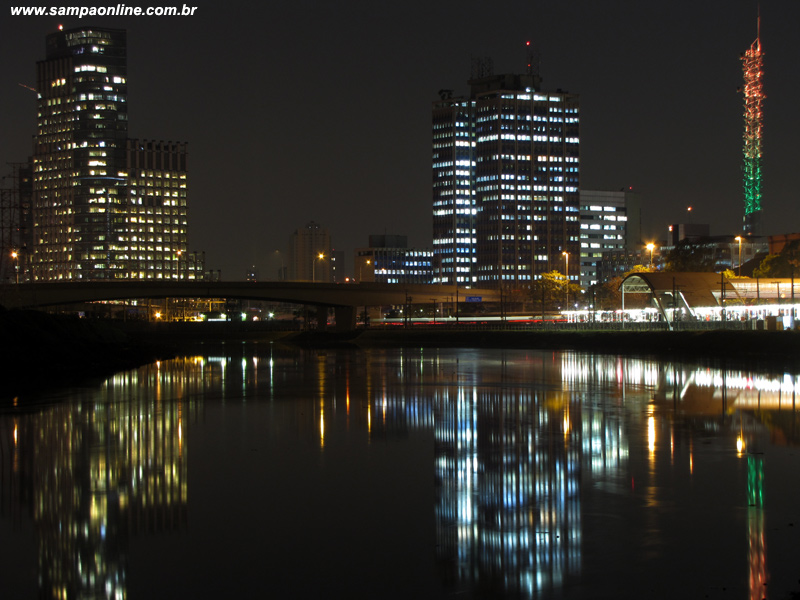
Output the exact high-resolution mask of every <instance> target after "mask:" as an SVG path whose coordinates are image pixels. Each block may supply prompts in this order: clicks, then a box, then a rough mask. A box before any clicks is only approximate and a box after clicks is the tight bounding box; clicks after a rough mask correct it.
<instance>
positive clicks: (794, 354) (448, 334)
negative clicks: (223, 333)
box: [281, 329, 800, 366]
mask: <svg viewBox="0 0 800 600" xmlns="http://www.w3.org/2000/svg"><path fill="white" fill-rule="evenodd" d="M281 341H282V343H288V344H292V345H295V346H299V347H305V348H335V347H358V348H381V347H384V348H389V347H398V348H400V347H404V348H408V347H429V348H508V349H529V350H575V351H583V352H597V353H602V354H618V355H627V356H631V355H637V356H649V357H658V358H664V359H671V360H695V361H696V360H704V361H705V360H716V359H719V360H735V361H741V362H758V363H759V364H764V363H768V364H775V365H777V364H781V365H792V364H797V365H799V366H800V333H798V332H793V331H726V330H709V331H591V330H580V331H575V330H573V331H535V330H531V331H502V330H487V331H480V330H478V331H474V330H472V331H464V330H457V329H453V330H440V331H432V330H421V331H414V330H397V331H392V330H385V329H374V330H369V329H368V330H359V331H357V332H347V333H333V332H331V333H328V332H314V331H309V332H300V333H297V334H295V335H292V336H289V337H287V338H284V339H283V340H281Z"/></svg>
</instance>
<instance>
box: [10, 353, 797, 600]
mask: <svg viewBox="0 0 800 600" xmlns="http://www.w3.org/2000/svg"><path fill="white" fill-rule="evenodd" d="M796 375H798V373H795V372H784V371H783V370H779V369H772V370H769V369H766V370H761V371H743V370H741V369H735V368H726V367H721V368H709V367H700V366H696V365H691V364H680V363H668V362H658V361H654V360H642V359H635V358H620V357H613V356H602V355H592V354H580V353H571V352H539V351H522V350H507V351H504V350H449V349H448V350H424V351H423V350H385V351H384V350H371V351H327V352H321V351H297V350H286V349H279V348H278V347H273V346H268V345H266V346H265V345H260V346H259V345H241V346H239V345H229V346H227V347H226V349H225V350H224V351H217V352H214V353H208V354H206V355H203V356H196V357H190V358H185V359H177V360H172V361H169V362H163V363H160V364H155V365H150V366H147V367H143V368H141V369H138V370H135V371H130V372H126V373H121V374H118V375H116V376H114V377H112V378H110V379H108V380H107V381H105V382H104V383H102V384H99V385H94V386H86V387H81V388H71V389H68V390H63V391H60V392H58V393H54V394H51V395H47V396H38V397H19V398H16V399H10V400H9V401H8V402H7V403H5V404H3V408H2V412H0V540H2V543H1V544H0V597H2V598H36V597H45V598H49V597H53V598H88V597H92V598H102V597H110V598H148V599H153V598H170V599H173V598H311V597H314V598H322V597H349V598H442V597H458V598H495V597H518V598H576V599H584V598H726V599H746V598H747V599H759V598H772V599H783V598H793V597H800V595H798V592H800V452H798V446H797V440H798V437H799V436H798V428H800V425H798V416H797V412H796V411H795V387H796V385H797V384H796Z"/></svg>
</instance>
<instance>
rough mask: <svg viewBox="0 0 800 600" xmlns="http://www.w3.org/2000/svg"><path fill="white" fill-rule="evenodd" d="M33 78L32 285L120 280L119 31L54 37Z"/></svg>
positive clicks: (122, 129) (122, 49)
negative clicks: (35, 94) (35, 108)
mask: <svg viewBox="0 0 800 600" xmlns="http://www.w3.org/2000/svg"><path fill="white" fill-rule="evenodd" d="M36 71H37V92H38V114H37V135H36V137H35V141H34V153H33V168H34V188H33V211H32V212H33V227H34V236H33V248H32V252H33V254H32V256H31V268H32V275H33V279H34V280H37V281H43V280H45V281H46V280H68V279H114V278H118V277H124V272H125V254H126V252H127V250H126V248H125V246H126V239H125V229H126V225H127V224H126V219H125V212H126V203H127V181H126V178H125V176H124V174H123V172H124V171H125V144H126V140H127V137H128V114H127V113H128V109H127V103H126V101H127V61H126V34H125V31H124V30H120V29H100V28H81V29H73V30H69V31H58V32H56V33H52V34H50V35H48V36H47V54H46V59H45V60H43V61H39V62H38V63H37V65H36Z"/></svg>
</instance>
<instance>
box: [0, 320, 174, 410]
mask: <svg viewBox="0 0 800 600" xmlns="http://www.w3.org/2000/svg"><path fill="white" fill-rule="evenodd" d="M0 339H2V344H0V381H2V384H0V397H2V398H9V397H13V396H15V395H17V394H19V393H21V392H25V391H30V390H38V389H43V388H48V387H54V386H61V385H69V384H70V383H78V382H81V381H86V380H90V379H95V378H103V377H106V376H108V375H110V374H112V373H115V372H118V371H122V370H125V369H132V368H135V367H138V366H141V365H144V364H148V363H151V362H154V361H156V360H162V359H166V358H171V357H173V356H175V355H176V354H177V351H176V349H175V348H170V347H168V346H166V345H158V344H154V343H151V342H149V341H147V340H141V339H140V340H134V339H132V338H131V337H130V336H128V335H127V334H126V333H124V332H123V331H121V330H120V329H119V328H118V327H116V326H115V325H114V323H113V322H110V321H103V320H99V319H80V318H77V317H71V316H60V315H51V314H47V313H44V312H41V311H35V310H0Z"/></svg>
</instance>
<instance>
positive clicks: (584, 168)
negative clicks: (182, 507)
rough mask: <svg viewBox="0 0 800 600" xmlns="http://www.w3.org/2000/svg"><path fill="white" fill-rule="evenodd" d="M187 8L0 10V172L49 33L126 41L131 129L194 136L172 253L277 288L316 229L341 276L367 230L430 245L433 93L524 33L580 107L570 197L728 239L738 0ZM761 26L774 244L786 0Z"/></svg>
mask: <svg viewBox="0 0 800 600" xmlns="http://www.w3.org/2000/svg"><path fill="white" fill-rule="evenodd" d="M23 1H26V2H27V1H29V0H23ZM87 2H88V4H87V5H92V2H93V0H87ZM54 4H55V5H60V4H63V3H54ZM73 4H77V2H73ZM126 4H128V5H131V6H133V5H137V2H136V1H135V0H132V1H130V2H126ZM164 4H167V3H159V5H164ZM187 4H190V5H192V6H197V7H198V9H197V10H196V11H195V16H192V17H139V18H127V19H120V18H92V19H90V18H85V19H82V20H79V19H77V18H73V19H64V20H59V18H57V17H11V16H9V12H8V8H7V7H6V8H4V10H5V11H6V12H5V14H4V15H3V16H2V17H0V56H2V57H3V60H2V62H0V73H1V74H2V85H0V106H2V112H0V140H2V144H1V145H0V160H2V163H3V164H2V165H0V166H2V167H3V169H4V170H3V174H7V173H8V172H9V170H8V169H7V168H5V163H8V162H14V161H19V160H22V159H24V158H25V157H26V156H27V155H29V154H30V152H31V136H32V134H33V132H34V129H35V116H36V108H35V104H36V103H35V95H34V93H33V92H31V91H30V90H28V89H25V88H23V87H21V86H20V85H18V84H20V83H22V84H25V85H29V86H33V85H35V73H36V71H35V65H36V61H37V60H40V59H43V58H44V56H45V41H44V40H45V36H46V34H48V33H49V32H51V31H54V30H56V28H57V27H58V25H59V24H61V23H63V25H64V27H65V28H74V27H82V26H106V27H123V28H126V29H127V30H128V90H129V93H128V101H129V105H128V115H129V135H130V136H131V137H138V138H145V139H156V140H173V141H186V142H188V143H189V151H190V157H189V169H190V170H189V249H190V250H197V251H200V250H204V251H205V252H206V265H207V267H208V268H211V269H221V270H222V276H223V279H227V280H236V279H243V278H244V275H245V272H246V270H247V268H248V267H250V266H251V265H254V266H255V267H256V269H257V270H258V273H259V278H260V279H262V280H266V279H272V278H274V277H275V274H276V272H277V269H278V267H279V266H280V256H279V255H278V254H276V253H275V252H274V251H275V250H276V249H278V250H281V251H283V252H284V253H285V249H286V245H287V242H288V239H289V236H290V234H291V233H292V232H293V231H294V230H295V229H297V228H298V227H302V226H304V225H305V224H306V223H307V222H309V221H312V220H313V221H316V222H318V223H320V224H322V225H323V226H324V227H327V228H329V230H330V232H331V236H332V241H333V246H334V247H335V248H336V249H341V250H344V251H345V252H346V260H347V264H348V268H349V269H352V250H353V249H354V248H356V247H361V246H366V245H367V236H368V235H370V234H376V233H389V234H401V235H408V238H409V244H410V245H412V246H420V247H430V246H431V103H432V102H433V101H435V100H436V99H437V98H438V93H437V92H438V91H439V90H440V89H443V88H445V89H452V90H454V92H455V93H456V94H461V93H466V92H467V80H468V79H469V77H470V68H471V60H472V59H473V58H482V57H491V58H492V60H493V64H494V71H495V73H503V72H523V71H524V69H525V64H526V55H525V47H524V46H525V42H526V41H527V40H531V41H532V43H533V44H534V45H535V46H537V47H538V49H539V52H540V56H541V74H542V77H543V83H544V88H545V89H556V88H560V89H563V90H566V91H570V92H573V93H578V94H580V96H581V128H582V131H581V187H582V188H583V189H609V190H619V189H622V188H623V187H625V188H627V187H632V188H633V189H634V190H635V191H638V192H640V193H641V194H642V195H643V198H644V206H643V224H644V232H645V237H646V238H650V239H659V238H660V239H663V238H664V237H665V234H666V227H667V225H668V224H669V223H674V222H686V221H687V220H688V213H687V211H686V207H687V206H693V207H694V210H693V211H692V213H691V220H692V222H696V223H700V222H702V223H711V224H712V228H711V231H712V234H727V233H739V232H740V231H741V223H742V212H743V208H742V206H743V200H742V193H741V175H740V167H741V136H742V129H743V121H742V102H743V100H742V95H741V93H737V90H738V88H739V87H740V86H741V84H742V73H741V63H740V60H739V57H740V55H741V53H743V52H744V51H745V50H746V49H747V48H748V47H749V46H750V44H751V43H752V41H753V40H754V39H755V37H756V16H757V3H756V1H755V0H697V1H686V0H676V1H673V2H655V1H652V0H648V1H642V0H624V1H623V0H619V1H617V0H593V1H590V0H574V1H572V2H566V1H558V2H557V1H550V2H541V1H527V2H520V1H495V2H490V1H488V0H483V1H477V0H458V1H455V0H447V1H442V0H425V1H419V0H406V1H404V2H396V3H385V2H375V1H370V2H367V1H361V0H359V1H351V0H344V1H341V2H318V1H309V0H293V1H291V2H280V3H279V2H265V3H256V2H247V3H245V2H240V1H238V0H233V1H228V2H224V3H222V2H213V3H212V2H205V1H203V0H199V1H198V0H194V1H191V2H187ZM94 5H98V6H100V5H112V3H111V2H108V3H103V2H99V1H98V0H94ZM140 5H141V6H147V5H148V3H147V1H144V2H141V3H140ZM177 5H180V4H177ZM761 17H762V23H761V42H762V48H763V50H764V52H765V59H764V71H765V75H764V91H765V93H766V96H767V99H766V101H765V108H764V110H765V116H764V200H763V204H762V206H763V209H764V210H763V218H762V223H763V230H764V233H765V234H771V233H788V232H794V231H800V222H799V221H800V203H798V202H797V200H796V198H795V194H796V189H797V187H798V185H797V180H796V176H795V173H796V171H797V170H798V166H800V156H799V155H800V144H798V143H797V140H798V139H800V118H798V112H799V109H798V108H797V106H798V101H799V100H800V70H798V65H799V64H800V37H799V36H798V34H797V31H798V26H800V2H797V1H796V0H762V2H761Z"/></svg>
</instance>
